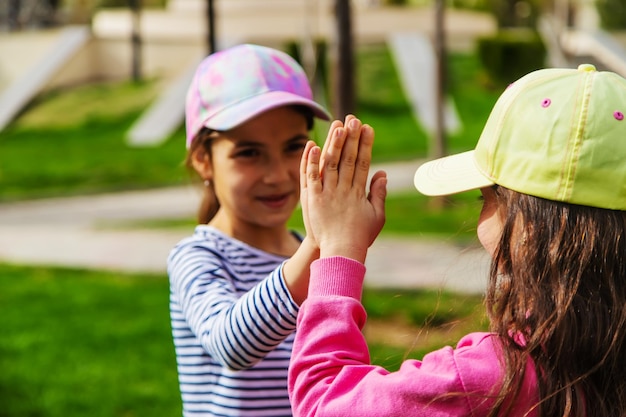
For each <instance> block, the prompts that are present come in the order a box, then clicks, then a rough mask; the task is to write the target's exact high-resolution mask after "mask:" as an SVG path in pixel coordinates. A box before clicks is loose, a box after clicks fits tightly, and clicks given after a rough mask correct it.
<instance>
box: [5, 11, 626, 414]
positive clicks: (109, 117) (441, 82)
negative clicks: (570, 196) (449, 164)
mask: <svg viewBox="0 0 626 417" xmlns="http://www.w3.org/2000/svg"><path fill="white" fill-rule="evenodd" d="M243 42H250V43H257V44H262V45H267V46H272V47H275V48H278V49H282V50H284V51H286V52H288V53H290V54H291V55H293V56H294V57H295V58H296V59H297V60H299V61H300V62H301V63H302V65H303V67H304V68H305V70H306V72H307V74H308V75H309V77H310V79H311V83H312V85H313V86H314V94H315V96H316V100H318V101H319V102H321V103H323V104H324V105H326V106H327V107H328V108H329V109H330V110H331V112H332V113H333V114H334V116H335V117H336V118H342V117H343V116H344V115H345V114H348V113H355V114H356V115H357V116H359V117H360V118H361V119H362V120H363V121H364V122H366V123H369V124H370V125H372V126H373V127H374V129H375V131H376V138H377V139H376V143H375V148H374V156H373V158H374V164H375V167H374V169H373V170H376V169H379V168H382V169H385V170H387V172H388V178H389V191H390V192H389V196H388V199H387V205H386V210H387V222H386V224H385V227H384V229H383V231H382V233H381V236H380V237H379V239H378V240H377V241H376V243H375V244H374V245H373V246H372V248H371V249H370V252H369V254H368V260H367V276H366V287H367V288H366V291H365V293H364V296H363V302H364V304H365V306H366V309H367V311H368V315H369V318H368V323H367V325H366V327H365V329H364V333H365V335H366V338H367V339H368V344H369V345H370V348H371V355H372V360H373V362H374V363H377V364H381V365H384V366H386V367H388V368H389V369H391V370H393V369H396V368H397V366H399V363H400V362H401V361H402V360H403V359H405V358H407V357H416V358H419V357H421V355H423V353H424V352H426V351H429V350H431V349H434V348H437V347H440V346H442V345H444V344H455V343H456V340H458V337H459V336H460V335H463V334H465V333H466V332H468V331H471V330H478V329H486V328H487V326H488V324H487V323H486V321H485V318H484V312H483V307H482V305H481V296H482V293H483V291H484V287H485V278H484V277H485V276H486V275H485V274H486V271H487V268H488V266H489V259H488V257H487V256H486V254H485V253H484V251H482V249H481V248H480V246H479V245H478V244H477V242H476V239H475V222H476V218H477V216H478V213H479V211H480V202H479V201H478V195H479V193H478V192H476V193H472V192H470V193H464V194H463V195H458V196H454V197H453V198H446V199H429V198H426V197H424V196H421V195H419V194H418V193H417V192H415V190H414V189H413V186H412V177H413V173H414V170H415V168H416V167H417V166H418V165H419V164H420V163H421V162H422V161H424V160H425V159H428V158H433V157H437V156H441V155H445V154H448V153H454V152H460V151H465V150H469V149H472V148H473V147H474V145H475V143H476V140H477V138H478V137H479V135H480V132H481V130H482V127H483V124H484V122H485V121H486V119H487V116H488V114H489V111H490V110H491V108H492V106H493V104H494V103H495V101H496V99H497V97H498V96H499V95H500V93H501V92H502V90H503V89H504V88H505V87H506V86H507V85H508V84H509V83H510V82H512V81H514V80H515V79H517V78H518V77H520V76H521V75H523V74H525V73H527V72H529V71H532V70H535V69H538V68H544V67H552V66H557V67H571V68H575V67H576V66H577V65H579V64H581V63H591V64H594V65H596V67H597V68H598V69H600V70H611V71H614V72H617V73H619V74H621V75H622V76H626V52H625V48H626V2H625V1H624V0H404V1H403V0H352V1H349V0H262V1H260V0H0V324H1V325H2V337H0V369H2V372H1V373H0V417H5V416H6V417H8V416H11V417H15V416H38V417H41V416H46V417H48V416H64V417H67V416H85V415H88V416H90V417H99V416H102V417H105V416H106V417H110V416H125V417H129V416H146V415H150V416H172V415H180V398H179V393H178V384H177V377H176V367H175V359H174V350H173V346H172V341H171V333H170V324H169V312H168V296H169V289H168V280H167V276H166V273H165V262H166V258H167V254H168V253H169V250H170V249H171V248H172V247H173V245H174V244H175V243H176V242H177V241H178V240H179V239H181V238H182V237H184V236H187V235H189V234H190V233H191V230H192V228H193V227H194V225H195V213H196V210H197V207H198V204H199V198H200V190H201V187H200V186H198V184H196V183H195V181H194V178H193V176H192V175H189V173H187V172H186V170H185V168H184V167H183V160H184V158H185V145H184V142H185V140H184V137H185V135H184V125H183V115H184V97H185V93H186V90H187V86H188V85H189V82H190V79H191V76H192V74H193V71H194V69H195V66H196V65H197V64H198V62H199V61H200V60H201V59H202V58H203V57H205V56H206V55H207V54H209V53H211V52H213V51H216V50H219V49H223V48H226V47H228V46H231V45H235V44H238V43H243ZM327 126H328V125H327V124H326V123H317V124H316V126H315V130H314V132H313V138H314V139H315V140H317V141H318V142H321V141H322V140H323V139H324V138H325V135H326V129H327ZM300 218H301V213H299V212H297V213H296V214H295V215H294V218H293V219H292V224H291V227H293V228H294V229H298V230H301V231H302V230H303V228H302V222H301V220H300Z"/></svg>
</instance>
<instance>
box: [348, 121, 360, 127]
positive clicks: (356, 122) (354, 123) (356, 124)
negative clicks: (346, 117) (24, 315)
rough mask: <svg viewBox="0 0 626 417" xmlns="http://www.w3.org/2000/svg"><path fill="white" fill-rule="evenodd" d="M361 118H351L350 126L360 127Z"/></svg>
mask: <svg viewBox="0 0 626 417" xmlns="http://www.w3.org/2000/svg"><path fill="white" fill-rule="evenodd" d="M359 124H360V123H359V119H352V120H350V127H351V128H353V129H358V128H359Z"/></svg>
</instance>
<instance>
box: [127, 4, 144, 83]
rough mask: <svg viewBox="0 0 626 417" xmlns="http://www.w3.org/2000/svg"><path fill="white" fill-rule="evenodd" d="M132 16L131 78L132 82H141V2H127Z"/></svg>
mask: <svg viewBox="0 0 626 417" xmlns="http://www.w3.org/2000/svg"><path fill="white" fill-rule="evenodd" d="M128 1H129V6H130V10H131V15H132V29H131V35H130V38H131V48H132V63H131V76H132V79H133V81H135V82H138V81H141V78H142V74H141V0H128Z"/></svg>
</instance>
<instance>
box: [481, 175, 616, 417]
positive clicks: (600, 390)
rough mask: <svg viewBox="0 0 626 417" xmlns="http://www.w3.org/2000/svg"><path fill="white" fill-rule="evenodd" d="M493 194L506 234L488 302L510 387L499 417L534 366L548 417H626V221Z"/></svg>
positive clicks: (602, 212) (500, 190) (503, 192)
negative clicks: (530, 361) (530, 363)
mask: <svg viewBox="0 0 626 417" xmlns="http://www.w3.org/2000/svg"><path fill="white" fill-rule="evenodd" d="M495 188H496V198H497V200H498V207H500V208H501V210H500V211H499V214H500V215H501V219H502V221H503V230H502V236H501V238H500V243H499V245H498V248H497V250H496V253H495V255H494V259H493V263H492V267H491V272H490V281H489V286H488V290H487V296H486V301H485V302H486V307H487V314H488V315H489V318H490V323H491V330H492V331H493V332H495V333H496V334H498V335H499V336H500V337H501V339H502V340H503V344H504V346H505V349H504V358H503V360H504V364H505V369H506V374H505V375H506V377H505V380H504V383H503V386H502V391H501V394H502V395H501V397H500V399H499V402H498V403H497V407H496V408H495V409H494V410H493V412H492V415H506V414H508V413H507V411H509V410H508V409H507V407H510V404H511V403H512V402H511V401H506V400H505V398H512V396H514V395H515V394H516V393H517V392H519V389H520V387H521V381H522V380H523V376H524V370H525V366H526V362H527V359H528V357H530V358H532V359H533V361H534V363H535V367H536V372H537V378H538V381H539V395H540V398H539V400H540V402H539V404H537V409H538V411H539V414H540V415H541V416H546V417H547V416H550V417H559V416H581V417H582V416H587V417H594V416H598V417H599V416H603V417H607V416H624V415H626V212H624V211H617V210H606V209H601V208H594V207H587V206H579V205H572V204H566V203H560V202H555V201H550V200H545V199H541V198H537V197H532V196H529V195H525V194H521V193H517V192H514V191H511V190H509V189H506V188H504V187H498V186H496V187H495ZM519 335H521V336H522V337H523V340H524V342H525V343H522V344H520V343H519V342H516V340H518V341H519V340H520V339H519V338H517V339H516V336H519Z"/></svg>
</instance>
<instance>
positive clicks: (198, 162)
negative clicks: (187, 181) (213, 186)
mask: <svg viewBox="0 0 626 417" xmlns="http://www.w3.org/2000/svg"><path fill="white" fill-rule="evenodd" d="M191 165H192V166H193V169H195V170H196V172H197V173H198V175H199V176H200V178H202V179H204V180H212V179H213V164H212V163H211V155H209V153H208V152H207V151H206V149H205V148H204V146H198V147H197V149H196V150H195V151H194V152H193V155H192V157H191Z"/></svg>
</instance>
